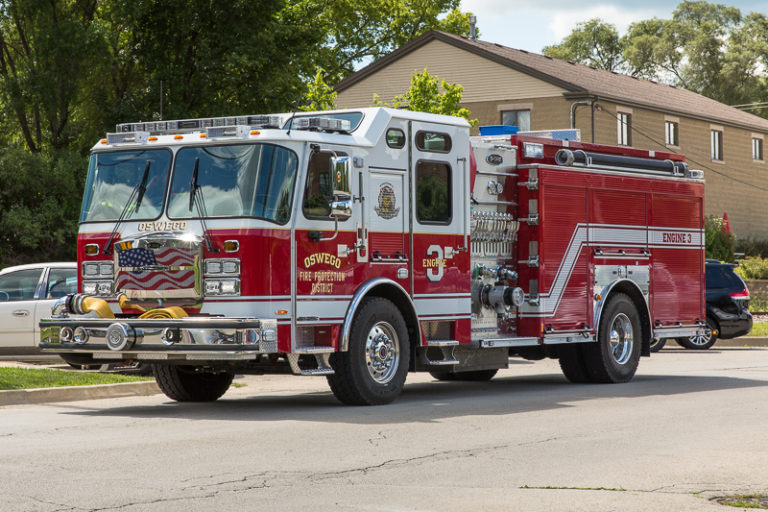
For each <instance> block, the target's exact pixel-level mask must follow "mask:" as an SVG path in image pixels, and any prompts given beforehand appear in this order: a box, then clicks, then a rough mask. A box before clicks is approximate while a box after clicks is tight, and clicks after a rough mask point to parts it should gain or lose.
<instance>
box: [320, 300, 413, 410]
mask: <svg viewBox="0 0 768 512" xmlns="http://www.w3.org/2000/svg"><path fill="white" fill-rule="evenodd" d="M410 352H411V347H410V342H409V340H408V329H407V328H406V325H405V321H404V320H403V316H402V314H401V313H400V310H399V309H397V306H395V305H394V304H393V303H392V302H390V301H388V300H387V299H383V298H380V297H369V298H366V299H364V300H363V302H362V303H361V304H360V308H359V310H358V311H357V313H356V314H355V318H354V319H353V320H352V329H351V334H350V339H349V350H348V351H347V352H336V353H334V354H333V355H332V356H331V366H332V367H333V369H334V371H335V373H334V374H333V375H329V376H328V377H327V379H328V384H329V385H330V387H331V391H333V394H334V396H336V398H337V399H338V400H339V401H340V402H342V403H344V404H348V405H382V404H388V403H390V402H391V401H392V400H394V399H395V398H397V396H398V395H399V394H400V393H401V392H402V390H403V386H404V385H405V378H406V376H407V374H408V363H409V358H410Z"/></svg>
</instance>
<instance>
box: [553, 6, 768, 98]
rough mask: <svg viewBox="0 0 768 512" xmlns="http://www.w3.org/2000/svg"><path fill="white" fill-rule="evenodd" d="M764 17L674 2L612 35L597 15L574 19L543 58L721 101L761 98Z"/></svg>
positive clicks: (766, 55)
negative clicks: (670, 8)
mask: <svg viewBox="0 0 768 512" xmlns="http://www.w3.org/2000/svg"><path fill="white" fill-rule="evenodd" d="M767 34H768V21H767V20H766V16H765V15H763V14H757V13H750V14H749V15H747V16H742V14H741V11H739V9H737V8H735V7H727V6H725V5H721V4H710V3H708V2H705V1H700V0H698V1H684V2H681V3H680V4H679V5H678V6H677V8H676V9H675V11H674V12H673V14H672V18H671V19H669V20H662V19H658V18H653V19H650V20H642V21H639V22H636V23H633V24H631V25H630V26H629V29H628V31H627V33H626V34H625V35H624V36H622V37H619V36H618V32H617V31H616V29H615V27H614V26H613V25H610V24H607V23H604V22H602V21H600V20H599V19H592V20H589V21H587V22H585V23H580V24H579V25H578V26H577V28H576V29H575V30H574V31H573V32H572V33H571V34H570V35H568V37H566V38H565V40H564V41H563V42H562V43H561V44H558V45H554V46H549V47H546V48H544V53H545V54H546V55H549V56H551V57H556V58H562V59H567V60H572V61H574V62H579V63H581V64H587V65H590V66H594V67H597V68H600V69H608V70H611V71H621V72H625V73H627V74H629V75H632V76H637V77H642V78H646V79H650V80H657V81H660V82H664V83H669V84H673V85H676V86H679V87H683V88H686V89H688V90H691V91H694V92H697V93H699V94H702V95H704V96H707V97H709V98H712V99H715V100H717V101H720V102H722V103H726V104H731V105H734V104H743V103H750V102H757V101H765V100H766V99H768V87H766V85H767V84H766V77H765V69H766V64H768V35H767Z"/></svg>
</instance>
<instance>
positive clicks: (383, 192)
mask: <svg viewBox="0 0 768 512" xmlns="http://www.w3.org/2000/svg"><path fill="white" fill-rule="evenodd" d="M373 209H374V210H375V211H376V214H377V215H378V216H379V217H381V218H383V219H394V218H395V217H397V214H398V213H400V208H397V196H395V189H394V188H392V184H391V183H382V184H381V188H379V197H378V205H377V206H374V207H373Z"/></svg>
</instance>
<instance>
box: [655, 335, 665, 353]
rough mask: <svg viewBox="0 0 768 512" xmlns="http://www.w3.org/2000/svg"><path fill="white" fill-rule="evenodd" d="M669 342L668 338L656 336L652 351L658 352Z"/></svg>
mask: <svg viewBox="0 0 768 512" xmlns="http://www.w3.org/2000/svg"><path fill="white" fill-rule="evenodd" d="M666 344H667V338H654V339H652V340H651V352H658V351H659V350H661V349H662V348H664V345H666Z"/></svg>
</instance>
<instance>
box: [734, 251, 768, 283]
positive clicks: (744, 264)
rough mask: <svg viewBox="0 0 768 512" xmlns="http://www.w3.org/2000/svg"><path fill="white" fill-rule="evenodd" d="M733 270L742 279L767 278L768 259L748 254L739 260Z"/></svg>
mask: <svg viewBox="0 0 768 512" xmlns="http://www.w3.org/2000/svg"><path fill="white" fill-rule="evenodd" d="M734 271H735V272H736V273H737V274H739V275H740V276H741V278H742V279H768V259H766V258H757V257H754V256H748V257H746V258H744V259H742V260H740V261H739V265H738V266H737V267H736V268H735V269H734Z"/></svg>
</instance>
